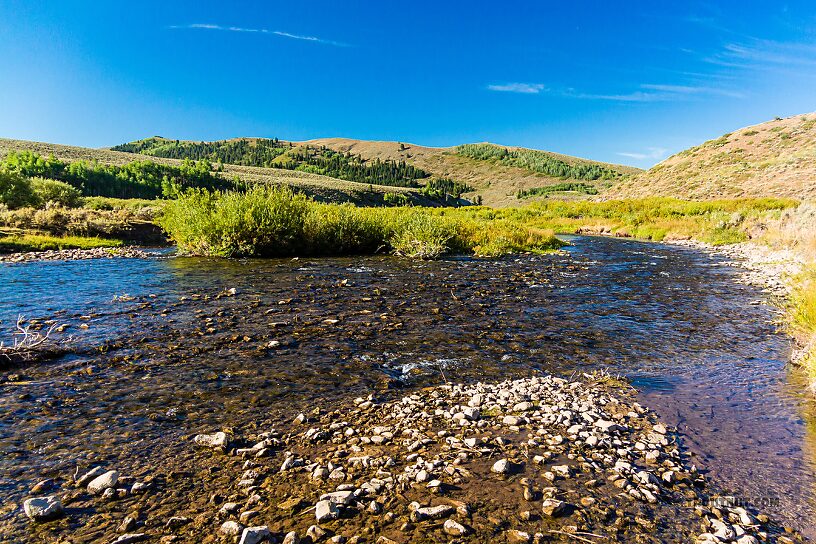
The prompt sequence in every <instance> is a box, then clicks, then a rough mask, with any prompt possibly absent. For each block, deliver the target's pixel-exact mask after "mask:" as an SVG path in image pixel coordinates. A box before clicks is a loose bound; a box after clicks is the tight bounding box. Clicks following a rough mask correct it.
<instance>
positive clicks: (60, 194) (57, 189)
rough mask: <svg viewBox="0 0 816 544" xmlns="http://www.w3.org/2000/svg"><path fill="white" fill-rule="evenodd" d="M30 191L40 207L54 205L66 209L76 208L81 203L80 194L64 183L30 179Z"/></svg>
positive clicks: (77, 190) (52, 180)
mask: <svg viewBox="0 0 816 544" xmlns="http://www.w3.org/2000/svg"><path fill="white" fill-rule="evenodd" d="M31 189H32V191H33V193H34V196H35V197H36V199H37V202H38V203H39V204H40V205H45V204H48V203H54V204H58V205H60V206H65V207H66V208H76V207H78V206H79V205H80V204H81V202H82V192H81V191H80V190H79V189H77V188H75V187H73V186H72V185H69V184H67V183H65V182H64V181H58V180H55V179H47V178H41V177H36V178H31Z"/></svg>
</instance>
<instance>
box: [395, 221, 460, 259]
mask: <svg viewBox="0 0 816 544" xmlns="http://www.w3.org/2000/svg"><path fill="white" fill-rule="evenodd" d="M406 213H407V214H408V217H407V219H406V220H403V221H401V222H400V224H399V226H398V227H397V228H396V230H395V231H394V233H393V234H392V235H391V236H390V237H389V239H388V243H389V244H390V245H391V247H392V248H393V250H394V253H396V254H397V255H402V256H403V257H411V258H419V259H436V258H438V257H440V256H441V255H444V254H445V253H448V251H449V250H450V249H451V247H450V244H451V241H452V240H453V239H454V236H455V227H454V225H453V223H452V222H451V221H447V220H445V219H444V218H441V217H434V216H432V215H429V214H427V213H409V212H406Z"/></svg>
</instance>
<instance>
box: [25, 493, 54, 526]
mask: <svg viewBox="0 0 816 544" xmlns="http://www.w3.org/2000/svg"><path fill="white" fill-rule="evenodd" d="M23 510H24V511H25V515H26V516H28V517H29V518H30V519H33V520H34V521H50V520H52V519H57V518H58V517H60V516H62V514H63V513H64V510H63V508H62V503H61V502H60V501H59V499H57V498H56V497H55V496H54V495H50V496H48V497H35V498H33V499H26V500H25V502H23Z"/></svg>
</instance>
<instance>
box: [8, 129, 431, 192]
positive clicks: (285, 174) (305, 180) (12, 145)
mask: <svg viewBox="0 0 816 544" xmlns="http://www.w3.org/2000/svg"><path fill="white" fill-rule="evenodd" d="M13 151H32V152H34V153H37V154H39V155H41V156H43V157H51V156H53V157H55V158H56V159H59V160H62V161H67V162H74V161H87V162H93V161H97V162H99V163H100V164H104V165H113V166H125V165H127V164H130V163H133V162H134V161H143V160H145V159H146V157H145V156H144V155H141V154H136V153H128V152H122V151H112V150H108V149H90V148H86V147H75V146H66V145H59V144H49V143H43V142H29V141H24V140H9V139H4V138H0V158H3V157H5V156H6V155H8V154H9V153H10V152H13ZM150 160H151V161H153V162H156V163H158V164H162V165H169V166H181V165H182V164H183V161H182V160H180V159H171V158H162V157H150ZM216 175H218V176H220V177H223V178H224V179H227V180H229V179H233V178H234V177H236V176H237V177H239V178H240V179H241V181H243V182H246V183H249V184H254V183H261V184H272V185H288V186H290V187H293V188H296V189H298V190H300V191H303V192H304V193H306V194H308V195H310V196H312V197H314V198H315V199H317V200H319V201H324V202H353V203H355V204H365V205H381V204H382V203H383V198H384V196H385V195H387V194H391V195H393V194H403V195H405V197H406V198H407V199H408V201H409V202H411V203H413V204H416V205H424V206H434V205H438V203H437V202H436V201H434V200H433V199H430V198H427V197H426V196H425V195H423V194H422V193H421V192H419V191H417V190H416V189H412V188H407V187H389V186H382V185H375V184H368V183H356V182H351V181H344V180H340V179H337V178H332V177H328V176H323V175H319V174H314V173H310V172H302V171H297V170H287V169H277V168H262V167H253V166H242V165H233V164H224V165H223V170H222V171H221V172H217V173H216Z"/></svg>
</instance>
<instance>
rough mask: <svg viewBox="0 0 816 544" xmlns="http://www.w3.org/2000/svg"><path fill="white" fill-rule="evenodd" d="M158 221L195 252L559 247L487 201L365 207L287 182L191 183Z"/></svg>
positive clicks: (420, 254) (415, 253)
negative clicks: (484, 204)
mask: <svg viewBox="0 0 816 544" xmlns="http://www.w3.org/2000/svg"><path fill="white" fill-rule="evenodd" d="M159 224H160V225H161V226H162V227H163V228H164V229H165V231H166V232H167V233H168V234H169V235H170V237H171V238H172V239H173V240H174V241H175V242H176V244H178V246H179V250H180V251H182V252H184V253H188V254H195V255H217V256H250V255H256V256H284V255H346V254H355V253H365V254H369V253H378V252H380V251H391V252H393V253H395V254H398V255H404V256H406V257H413V258H436V257H439V256H440V255H443V254H446V253H476V254H479V255H481V254H490V255H500V254H503V253H509V252H512V251H540V250H543V249H554V248H557V247H561V245H562V243H561V242H560V241H558V240H557V239H556V238H554V237H553V236H552V234H551V233H549V232H546V231H544V230H541V229H537V228H535V227H527V226H526V225H524V224H522V223H519V222H517V221H511V220H508V221H501V222H492V216H491V215H490V213H489V210H485V209H482V208H457V209H453V208H444V209H440V208H414V207H410V208H405V207H402V208H359V207H355V206H352V205H349V204H322V203H317V202H314V201H313V200H310V199H308V198H306V197H305V196H303V195H300V194H297V193H294V192H292V191H291V190H290V189H288V188H275V187H263V186H259V187H255V188H253V189H251V190H250V191H248V192H246V193H220V192H216V193H209V192H207V191H204V190H198V191H188V192H187V193H185V194H184V195H182V196H181V197H180V198H179V199H178V200H174V201H169V202H167V204H166V205H165V209H164V211H163V213H162V214H161V216H160V218H159Z"/></svg>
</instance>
